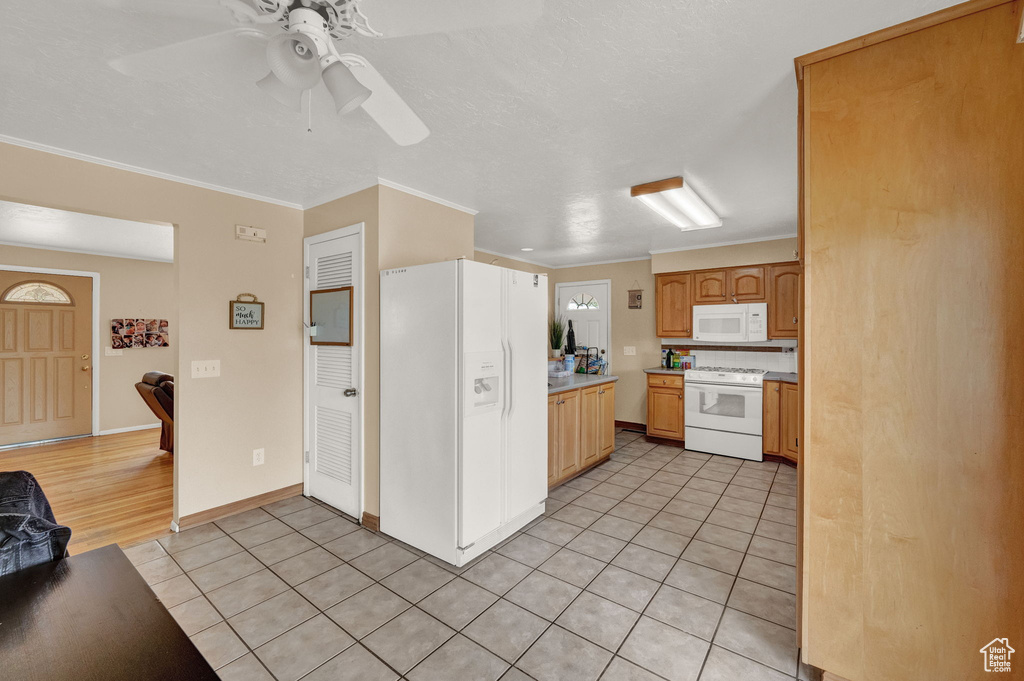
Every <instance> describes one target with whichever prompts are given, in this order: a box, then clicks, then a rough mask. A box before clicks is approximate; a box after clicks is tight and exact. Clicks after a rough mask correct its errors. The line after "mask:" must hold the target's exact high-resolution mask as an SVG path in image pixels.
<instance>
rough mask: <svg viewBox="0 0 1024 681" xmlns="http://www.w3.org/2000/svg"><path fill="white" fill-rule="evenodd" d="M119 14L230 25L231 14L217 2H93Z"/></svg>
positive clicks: (152, 0) (134, 0)
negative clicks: (128, 13)
mask: <svg viewBox="0 0 1024 681" xmlns="http://www.w3.org/2000/svg"><path fill="white" fill-rule="evenodd" d="M93 2H95V3H96V4H98V5H101V6H102V7H106V8H108V9H112V10H117V11H120V12H133V13H136V12H137V13H139V14H148V15H150V16H152V17H154V18H162V19H189V20H191V21H203V22H206V23H212V24H224V25H230V24H231V23H232V21H233V20H232V14H231V12H230V11H228V10H227V9H226V8H225V7H224V6H223V5H222V4H221V3H220V2H218V1H217V0H93Z"/></svg>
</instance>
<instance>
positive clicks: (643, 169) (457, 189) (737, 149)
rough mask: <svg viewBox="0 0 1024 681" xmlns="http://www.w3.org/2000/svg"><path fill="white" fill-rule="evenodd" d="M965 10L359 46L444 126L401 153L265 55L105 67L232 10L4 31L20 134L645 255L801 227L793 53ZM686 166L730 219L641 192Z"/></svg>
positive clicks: (896, 6)
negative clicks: (398, 192) (269, 87)
mask: <svg viewBox="0 0 1024 681" xmlns="http://www.w3.org/2000/svg"><path fill="white" fill-rule="evenodd" d="M169 1H172V0H169ZM213 1H214V0H211V2H213ZM375 1H376V2H384V1H385V0H375ZM952 4H955V1H954V0H899V1H898V2H892V0H856V1H854V0H757V1H754V0H747V1H740V0H626V1H623V0H547V2H546V5H545V10H544V16H543V18H542V19H541V20H540V21H538V22H534V23H529V24H525V25H513V26H506V27H501V28H487V29H479V30H463V31H454V32H451V33H448V34H432V35H423V36H415V37H403V38H392V39H371V38H362V37H358V38H353V39H350V40H349V41H346V44H343V45H342V46H341V47H342V51H348V52H356V53H359V54H361V55H363V56H365V57H366V58H368V59H369V60H370V61H371V62H372V63H373V64H374V65H375V66H376V67H377V69H378V70H379V71H380V72H381V73H382V74H383V75H384V76H385V77H386V78H387V79H388V80H389V81H390V83H391V84H392V85H393V86H394V87H395V89H396V90H397V91H398V92H399V93H400V94H401V95H402V96H403V97H404V98H405V99H406V101H407V102H408V103H409V104H410V105H411V106H412V108H413V109H414V110H415V111H416V112H417V113H418V114H419V115H420V117H421V118H422V119H423V120H424V122H425V123H426V124H427V125H428V126H429V127H430V128H431V130H432V134H431V136H430V137H428V138H427V139H426V140H425V141H424V142H422V143H420V144H418V145H416V146H412V147H404V148H403V147H398V146H395V145H394V144H393V143H392V142H391V141H390V140H389V139H388V138H387V137H386V136H385V135H384V133H383V132H381V130H380V129H379V128H377V127H376V126H375V125H374V124H373V123H372V121H370V120H369V119H368V118H367V117H366V116H365V114H364V113H363V112H362V111H357V112H356V113H355V114H353V115H351V116H349V117H346V118H343V119H340V120H339V119H336V118H335V117H334V116H333V113H332V110H331V108H330V106H329V103H328V100H327V94H326V91H325V90H323V88H322V86H321V89H320V90H317V91H314V96H313V107H312V109H313V110H312V121H313V132H312V133H307V132H306V128H307V121H306V114H296V113H292V112H290V111H287V110H285V109H283V108H281V107H280V106H279V105H277V104H276V103H275V102H273V101H272V100H270V99H269V98H267V97H266V96H265V95H264V94H263V93H262V92H261V91H260V90H259V89H257V88H256V87H255V86H254V85H253V81H254V80H255V79H256V78H258V77H259V76H261V75H262V73H261V72H262V71H265V70H266V69H265V65H263V64H258V63H257V64H253V65H252V68H250V69H242V70H239V69H237V68H233V69H229V68H226V67H227V66H228V65H227V64H224V63H209V64H208V65H207V66H206V67H205V68H203V69H201V70H199V71H197V72H195V73H193V74H192V75H191V76H189V77H187V78H184V79H180V80H177V81H174V82H171V83H154V82H147V81H144V80H139V79H133V78H128V77H126V76H123V75H121V74H119V73H117V72H115V71H113V70H111V69H110V68H108V67H107V65H106V62H107V60H108V59H110V58H112V57H116V56H120V55H124V54H128V53H131V52H135V51H139V50H143V49H148V48H151V47H156V46H158V45H163V44H166V43H170V42H174V41H177V40H183V39H187V38H191V37H196V36H199V35H204V34H207V33H212V32H214V31H216V30H218V29H217V27H215V26H213V25H208V24H203V23H197V22H188V21H186V20H182V19H165V18H164V19H160V20H158V21H152V20H150V18H149V17H147V15H145V14H143V13H139V12H123V11H117V10H113V9H109V8H108V7H106V6H104V5H103V4H102V3H101V0H46V1H45V2H44V1H42V0H40V1H38V2H33V3H30V4H29V5H30V6H31V10H30V11H18V12H6V13H5V14H4V20H3V22H2V24H0V92H2V97H0V135H2V136H7V137H9V138H16V139H20V140H25V141H28V142H31V143H34V144H40V145H49V146H52V147H56V148H58V149H64V150H68V151H71V152H74V153H78V154H85V155H90V156H94V157H98V158H101V159H106V160H109V161H112V162H116V163H120V164H128V165H132V166H136V167H139V168H143V169H147V170H150V171H155V172H160V173H166V174H170V175H175V176H179V177H183V178H188V179H189V180H192V181H196V182H201V183H208V184H212V185H217V186H220V187H224V188H227V189H229V190H232V191H237V192H245V193H250V194H255V195H259V196H263V197H267V198H271V199H274V200H278V201H283V202H289V203H294V204H300V205H303V206H310V205H314V204H316V203H319V202H322V201H323V200H325V199H328V198H335V197H336V196H339V195H341V193H343V192H344V191H345V190H346V189H350V188H354V187H360V186H366V185H367V184H368V183H369V182H371V181H372V180H373V179H374V178H377V177H382V178H386V179H388V180H390V181H392V182H396V183H399V184H401V185H405V186H408V187H414V188H416V189H417V190H419V191H422V192H426V193H428V194H431V195H434V196H437V197H441V198H443V199H446V200H448V201H451V202H454V203H457V204H460V205H463V206H468V207H471V208H473V209H476V210H478V211H479V214H478V215H477V218H476V225H477V228H476V242H477V246H478V247H480V248H482V249H486V250H490V251H494V252H499V253H505V254H509V255H525V254H522V253H520V250H519V249H520V248H522V247H532V248H534V249H535V251H534V252H533V253H530V254H528V258H527V259H530V260H533V261H537V262H540V263H543V264H547V265H554V266H559V265H571V264H578V263H585V262H599V261H606V260H615V259H624V258H630V257H640V256H644V255H646V254H647V253H648V252H650V251H651V250H662V249H674V248H687V247H698V246H701V245H709V244H715V243H723V242H736V241H750V240H757V239H766V238H772V237H780V236H786V235H792V234H795V232H796V195H797V181H796V85H795V82H794V77H793V61H792V60H793V57H795V56H798V55H800V54H804V53H806V52H810V51H813V50H815V49H818V48H821V47H825V46H828V45H832V44H834V43H837V42H841V41H843V40H846V39H848V38H853V37H856V36H858V35H862V34H864V33H867V32H870V31H873V30H876V29H879V28H883V27H886V26H890V25H892V24H895V23H898V22H901V21H905V20H907V19H911V18H913V17H917V16H920V15H923V14H927V13H929V12H932V11H935V10H938V9H941V8H943V7H946V6H949V5H952ZM29 5H25V4H22V5H21V8H22V9H23V10H24V9H26V8H27V7H29ZM369 7H370V5H369V4H368V9H367V12H368V13H369V11H370V10H369ZM370 20H371V22H372V16H370ZM674 175H682V176H683V177H685V178H686V179H687V181H689V182H690V183H691V184H692V185H693V186H694V188H696V189H697V191H698V192H699V193H700V194H701V195H702V196H703V198H704V199H705V200H706V201H707V202H708V203H709V204H710V205H711V206H712V208H714V209H715V210H716V211H717V212H718V213H719V214H720V215H721V216H722V217H723V220H724V225H723V226H722V227H721V228H717V229H710V230H703V231H697V232H687V233H682V232H680V231H679V230H678V229H676V228H674V227H672V226H671V225H669V224H667V223H666V222H665V221H664V220H662V219H661V218H659V217H658V216H657V215H655V214H654V213H652V212H650V211H648V210H647V209H646V208H644V207H643V206H642V205H641V204H639V202H637V201H636V200H634V199H631V198H630V197H629V194H628V188H629V186H630V185H633V184H638V183H641V182H647V181H651V180H658V179H662V178H665V177H670V176H674ZM151 217H152V219H153V220H161V216H159V215H154V216H151Z"/></svg>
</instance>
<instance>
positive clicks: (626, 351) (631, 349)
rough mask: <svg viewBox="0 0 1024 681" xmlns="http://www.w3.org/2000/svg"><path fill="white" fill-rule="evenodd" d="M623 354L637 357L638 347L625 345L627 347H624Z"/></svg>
mask: <svg viewBox="0 0 1024 681" xmlns="http://www.w3.org/2000/svg"><path fill="white" fill-rule="evenodd" d="M622 354H624V355H635V354H636V346H635V345H625V346H623V348H622Z"/></svg>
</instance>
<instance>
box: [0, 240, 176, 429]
mask: <svg viewBox="0 0 1024 681" xmlns="http://www.w3.org/2000/svg"><path fill="white" fill-rule="evenodd" d="M0 265H20V266H22V267H47V268H53V269H59V270H78V271H83V272H99V275H100V313H99V317H100V329H99V333H100V355H99V356H98V357H95V358H93V363H94V364H95V365H96V366H98V367H99V382H100V386H99V393H100V401H99V411H100V430H101V431H104V430H117V429H120V428H132V427H135V426H143V425H151V424H159V420H158V419H157V418H156V416H154V415H153V412H152V411H150V410H149V407H147V406H146V404H145V403H144V402H143V401H142V398H141V397H139V393H138V392H137V391H136V390H135V384H136V383H137V382H138V381H139V379H140V378H142V374H144V373H146V372H147V371H163V372H166V373H168V374H172V375H176V374H177V367H178V354H177V347H178V300H177V295H176V291H177V284H176V281H175V273H174V265H173V264H171V263H164V262H148V261H145V260H129V259H127V258H111V257H106V256H102V255H86V254H83V253H65V252H63V251H48V250H42V249H38V248H20V247H17V246H0ZM120 317H134V318H140V317H141V318H158V319H166V320H168V321H169V322H170V336H171V345H170V347H167V348H135V349H127V350H125V351H124V354H122V355H121V356H120V357H106V356H105V355H104V354H103V348H105V347H108V346H109V345H110V331H109V322H110V320H111V319H114V318H120ZM153 437H154V438H156V437H157V436H156V435H154V436H153Z"/></svg>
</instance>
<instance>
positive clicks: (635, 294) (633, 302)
mask: <svg viewBox="0 0 1024 681" xmlns="http://www.w3.org/2000/svg"><path fill="white" fill-rule="evenodd" d="M643 292H644V291H643V289H633V290H631V291H630V292H629V309H630V310H639V309H640V307H641V305H642V303H643V299H642V294H643Z"/></svg>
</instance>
